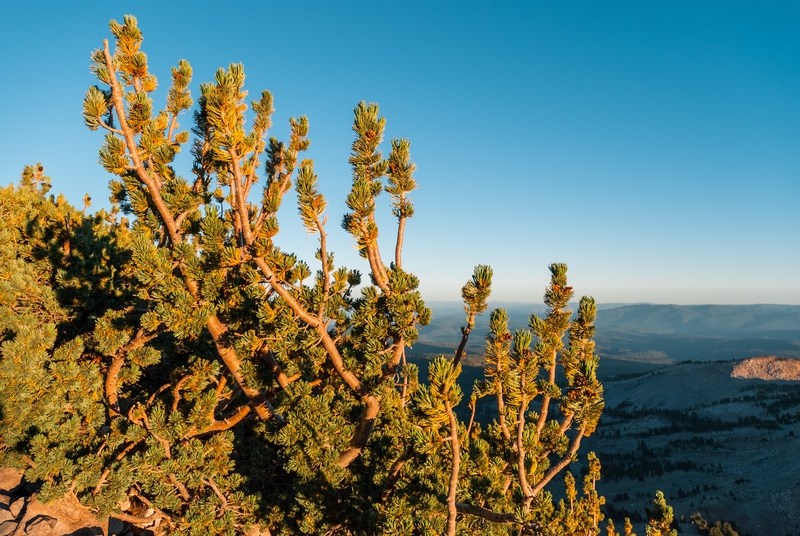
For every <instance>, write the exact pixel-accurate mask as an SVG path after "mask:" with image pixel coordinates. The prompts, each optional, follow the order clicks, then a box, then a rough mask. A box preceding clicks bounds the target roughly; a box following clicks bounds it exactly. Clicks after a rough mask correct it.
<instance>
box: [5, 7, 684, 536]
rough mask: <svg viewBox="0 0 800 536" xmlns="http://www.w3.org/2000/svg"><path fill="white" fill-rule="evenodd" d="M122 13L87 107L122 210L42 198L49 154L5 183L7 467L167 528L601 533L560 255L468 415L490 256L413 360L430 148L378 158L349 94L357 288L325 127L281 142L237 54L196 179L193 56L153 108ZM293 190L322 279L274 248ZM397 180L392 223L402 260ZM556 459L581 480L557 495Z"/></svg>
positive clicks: (90, 503)
mask: <svg viewBox="0 0 800 536" xmlns="http://www.w3.org/2000/svg"><path fill="white" fill-rule="evenodd" d="M110 29H111V33H112V34H113V36H114V38H115V40H116V42H115V46H114V47H111V46H109V45H108V43H107V42H104V47H103V48H102V49H100V50H97V51H95V52H94V53H93V55H92V58H93V66H92V71H93V73H94V74H95V75H96V77H97V80H98V82H99V85H98V86H93V87H92V88H90V89H89V91H88V92H87V93H86V97H85V99H84V121H85V123H86V125H87V126H88V127H89V128H90V129H91V130H98V129H102V130H104V131H105V132H106V134H105V137H104V138H103V140H102V144H101V148H100V163H101V165H103V166H104V168H105V169H106V170H107V171H108V172H109V173H112V174H113V175H115V178H114V179H113V180H112V181H111V184H110V189H111V200H112V203H113V204H114V208H113V209H112V211H111V212H110V213H106V212H103V211H100V212H98V213H97V214H95V215H87V214H86V213H85V209H84V211H83V212H80V211H77V210H76V209H74V208H73V207H70V206H69V205H68V204H67V203H66V202H65V201H64V200H63V198H61V197H59V198H54V197H52V196H50V197H48V196H47V192H48V189H49V184H50V181H49V179H48V178H47V177H45V176H44V174H43V168H42V167H41V166H36V167H34V168H26V170H25V172H24V173H23V179H22V181H21V183H20V185H19V186H18V187H9V188H7V189H4V190H2V191H0V215H2V218H3V221H4V223H6V225H4V227H3V228H2V229H0V313H2V314H0V338H2V346H1V347H0V401H2V402H0V404H2V406H1V407H0V419H2V420H1V421H0V434H2V439H1V440H0V463H2V464H10V465H14V466H18V467H24V468H26V471H27V472H26V476H27V478H28V479H30V480H39V481H42V482H43V487H42V493H41V496H42V498H44V499H46V500H47V499H54V498H57V497H59V496H62V495H64V494H67V493H70V494H74V495H75V496H76V497H77V498H78V500H80V502H81V503H82V504H84V505H85V506H86V507H88V508H90V509H91V510H93V511H94V512H96V513H98V514H101V515H104V514H111V513H113V514H115V515H118V516H123V517H124V518H125V519H127V520H129V521H131V522H133V523H135V524H138V525H140V526H142V527H144V526H153V523H154V522H156V521H158V523H159V524H158V527H159V528H158V530H159V531H165V532H170V533H175V534H233V533H244V532H247V531H251V530H252V531H258V530H260V531H262V533H267V534H359V535H362V534H365V535H366V534H409V535H410V534H441V533H445V534H448V535H454V534H456V533H457V532H458V533H461V534H473V533H480V534H488V535H492V534H496V535H501V534H519V533H538V534H552V535H556V534H599V531H600V528H599V522H600V521H601V520H602V519H603V516H602V514H601V513H600V506H601V505H602V504H603V503H604V499H603V498H602V497H601V496H599V495H598V493H597V490H596V482H597V480H598V479H599V478H600V463H599V460H598V459H597V457H596V456H594V454H590V455H589V471H588V474H587V475H586V476H585V477H584V481H583V487H582V494H580V496H579V494H578V492H577V490H576V486H575V479H574V477H573V476H572V474H571V473H569V472H568V471H567V467H568V466H569V465H570V464H571V463H572V462H573V461H575V460H576V458H577V452H578V449H579V447H580V443H581V439H582V438H583V437H585V436H588V435H590V434H591V433H593V432H594V430H595V427H596V425H597V421H598V418H599V416H600V413H601V411H602V409H603V398H602V394H603V388H602V385H601V384H600V383H599V382H598V380H597V376H596V371H597V366H598V358H597V356H596V355H595V353H594V350H595V347H594V342H593V340H592V338H593V336H594V320H595V315H596V307H595V304H594V300H593V299H592V298H583V299H581V302H580V306H579V310H578V314H577V316H576V317H575V318H572V312H571V311H570V310H569V309H567V304H568V302H569V301H570V299H571V298H572V296H573V291H572V287H569V286H568V285H567V278H566V272H567V267H566V265H564V264H553V265H551V266H550V271H551V281H550V285H549V286H548V287H547V288H546V289H545V294H544V299H545V303H546V304H547V306H548V312H547V315H546V316H545V317H544V318H539V317H537V316H536V315H534V316H532V317H531V319H530V330H520V331H517V332H516V333H515V334H514V335H512V334H511V333H510V332H509V330H508V319H507V315H506V313H505V311H503V310H502V309H498V310H495V311H493V312H492V313H491V323H490V325H491V332H490V333H489V335H488V336H487V337H486V352H485V362H486V368H485V372H486V376H485V379H484V380H483V381H481V382H478V384H476V385H475V388H474V389H473V393H472V394H471V397H470V407H471V408H472V409H473V410H474V408H475V404H476V403H477V400H478V398H481V397H491V399H493V401H494V403H495V404H496V405H497V409H498V418H497V420H496V421H495V422H493V423H491V424H489V425H488V426H486V427H483V426H481V425H480V424H479V423H475V422H473V421H472V420H470V421H469V422H467V423H464V422H460V421H459V420H458V419H457V417H456V415H455V411H454V408H455V407H456V406H458V405H459V404H460V403H461V401H462V398H463V395H464V393H463V392H462V387H461V386H460V385H459V383H458V379H459V375H460V372H461V366H460V364H459V360H460V359H461V357H462V356H463V352H464V348H465V345H466V342H467V339H468V337H469V334H470V331H471V330H472V329H473V327H474V321H475V317H476V315H479V314H481V313H483V312H484V311H485V310H486V309H487V300H488V298H489V295H490V292H491V279H492V271H491V268H489V267H488V266H478V267H476V269H475V272H474V274H473V276H472V278H471V280H469V281H468V282H467V283H466V285H465V286H464V287H463V289H462V298H463V299H464V304H465V306H464V310H465V313H466V315H467V317H466V320H467V325H466V326H465V327H464V328H463V329H462V341H461V344H460V345H459V348H458V350H456V353H455V356H454V357H453V358H452V359H449V358H446V357H444V356H441V357H439V358H437V359H435V360H434V361H433V362H432V363H431V364H430V367H429V370H428V382H427V383H426V384H421V383H420V382H419V379H418V370H417V367H416V366H414V365H412V364H408V363H406V361H405V353H404V352H405V348H406V347H407V346H409V345H411V344H413V343H414V342H415V341H416V339H417V336H418V334H417V327H418V326H419V325H425V324H427V323H428V321H429V320H430V314H431V313H430V310H429V309H428V308H427V307H426V306H425V304H424V302H423V300H422V298H421V296H420V294H419V291H418V286H419V281H418V279H417V278H416V277H415V276H414V275H413V274H412V273H410V272H408V271H406V270H405V269H404V268H403V265H402V246H403V239H404V226H405V224H406V220H407V219H408V218H410V217H412V216H413V214H414V207H413V204H412V203H411V200H410V199H409V197H408V195H409V194H410V192H412V191H413V190H414V189H416V187H417V184H416V181H415V180H414V178H413V173H414V171H415V165H414V164H413V162H411V160H410V152H409V151H410V143H409V142H408V140H404V139H397V140H393V141H392V142H391V153H390V155H389V157H388V158H384V157H383V155H382V153H381V150H380V146H381V143H382V141H383V138H384V130H385V127H386V121H385V119H384V118H383V117H381V116H380V112H379V109H378V107H377V105H375V104H366V103H360V104H359V105H358V106H357V107H356V109H355V117H354V126H353V130H354V133H355V140H354V142H353V147H352V152H351V155H350V163H351V165H352V168H353V181H352V188H351V191H350V193H349V194H348V196H347V199H346V202H347V207H348V213H347V214H346V215H345V216H344V218H343V227H344V228H345V230H347V231H348V232H349V233H350V234H351V235H352V237H353V239H354V241H355V243H356V245H357V247H358V248H359V251H360V252H361V254H362V256H363V258H364V259H365V260H366V269H367V273H368V275H369V282H368V284H362V276H361V272H360V271H358V270H355V269H348V268H346V267H341V266H337V265H336V264H335V262H334V255H333V253H332V252H330V251H328V247H327V230H326V223H327V215H326V213H325V211H326V208H327V201H326V200H325V198H324V196H323V195H322V194H321V192H320V190H319V188H318V187H317V179H318V178H317V176H316V174H315V172H314V164H313V162H312V161H311V160H309V159H302V158H301V157H300V153H302V152H303V151H305V150H306V149H307V148H308V147H309V143H310V142H309V139H308V135H309V122H308V120H307V119H306V118H305V117H300V118H296V119H291V120H290V121H289V124H290V129H291V133H290V138H289V140H288V141H285V142H284V141H279V140H277V139H276V138H274V137H269V136H268V131H269V129H270V127H271V125H272V113H273V101H272V96H271V94H270V93H269V92H266V91H265V92H263V93H261V95H260V97H259V98H258V99H257V100H254V101H252V102H250V103H249V105H248V104H247V102H246V99H247V91H246V90H245V89H244V81H245V74H244V69H243V67H242V66H241V65H240V64H231V65H230V66H229V67H228V68H227V69H220V70H218V71H217V73H216V76H215V79H214V81H213V82H210V83H205V84H202V85H201V86H200V95H199V97H198V98H197V107H196V110H195V112H194V128H193V129H192V132H193V134H194V136H195V138H194V140H193V143H192V145H191V152H192V155H193V156H194V165H193V168H192V175H193V177H192V178H191V179H187V178H184V177H183V176H181V175H180V174H179V173H178V172H177V171H176V170H175V169H174V168H173V162H174V159H175V156H176V154H177V153H178V152H179V151H181V150H182V149H183V146H184V145H185V144H187V143H188V142H189V137H190V135H189V133H188V132H186V131H179V130H178V129H179V126H180V125H179V123H178V118H179V116H180V115H181V114H182V113H183V112H185V111H187V110H189V109H190V108H191V107H192V106H193V105H194V103H193V99H192V96H191V94H190V89H189V86H190V82H191V77H192V69H191V67H190V66H189V64H188V62H186V61H184V60H181V61H180V62H179V63H178V66H177V67H175V68H173V69H172V83H171V86H170V88H169V90H168V92H167V98H166V104H165V107H164V109H163V110H160V111H158V110H157V108H156V107H155V105H154V103H153V100H152V95H153V92H154V90H155V88H156V86H157V80H156V77H155V76H154V75H153V74H152V73H150V72H149V70H148V62H147V56H146V55H145V54H144V52H143V51H142V50H141V44H142V39H143V38H142V33H141V31H140V30H139V28H138V25H137V21H136V19H135V18H134V17H132V16H125V18H124V20H123V23H122V24H120V23H118V22H116V21H111V24H110ZM112 48H113V50H112ZM248 121H249V125H250V127H249V128H245V125H246V123H247V122H248ZM262 169H263V171H261V170H262ZM384 179H385V180H386V184H385V185H384V182H383V180H384ZM259 181H261V182H262V183H263V184H262V188H263V189H262V194H261V196H260V202H259V203H254V202H253V201H252V198H253V197H254V196H252V195H251V190H252V187H253V186H254V185H255V184H256V183H258V182H259ZM292 187H294V188H295V190H296V192H297V199H298V207H297V209H298V211H299V213H300V216H301V219H302V222H303V225H304V227H305V229H306V231H308V232H309V233H311V234H314V235H315V236H316V237H317V239H318V241H319V248H318V250H317V253H316V260H315V262H314V265H315V271H313V272H312V267H311V265H309V264H307V263H306V262H304V261H302V260H299V259H297V257H296V256H295V255H293V254H291V253H288V252H285V251H282V250H281V249H279V248H278V247H277V246H276V245H275V243H274V241H273V239H274V237H275V236H276V235H277V233H278V232H279V230H280V226H279V221H278V210H279V208H280V207H281V205H282V201H283V198H284V196H285V194H286V193H287V192H288V191H289V190H290V189H291V188H292ZM384 191H385V192H387V193H388V194H389V197H390V201H389V204H390V206H391V210H392V213H393V215H394V216H395V217H396V218H397V223H398V225H397V234H396V239H395V250H394V255H393V260H392V261H391V262H389V263H388V264H387V263H385V262H384V260H383V257H382V252H381V250H380V248H379V246H378V241H377V239H378V225H377V223H376V219H375V211H376V210H377V199H378V197H379V196H380V195H381V194H382V192H384ZM88 201H89V200H88V199H87V204H88ZM121 214H124V215H125V216H126V217H122V216H121ZM127 217H130V220H128V218H127ZM559 377H563V378H564V379H565V381H564V382H562V383H561V384H559V382H558V381H557V378H559ZM473 415H474V411H473ZM565 471H566V472H565ZM559 474H564V475H565V485H566V496H567V499H566V500H563V501H560V502H559V503H558V504H554V502H553V499H552V495H551V494H550V492H549V491H547V489H546V488H547V486H548V485H549V484H550V483H551V481H553V480H554V478H555V477H556V476H557V475H559ZM661 498H662V501H663V496H662V497H661ZM659 504H660V503H658V502H657V505H659ZM665 512H666V511H665ZM669 513H670V518H671V510H670V511H669ZM659 516H660V517H658V516H657V517H658V519H662V518H664V519H666V517H665V516H666V513H664V514H663V515H661V514H659ZM654 519H655V518H654ZM654 523H655V521H654ZM667 523H668V522H667ZM654 526H655V525H654ZM627 533H629V531H628V530H627V529H626V534H627ZM648 534H650V532H649V529H648ZM653 534H656V533H653Z"/></svg>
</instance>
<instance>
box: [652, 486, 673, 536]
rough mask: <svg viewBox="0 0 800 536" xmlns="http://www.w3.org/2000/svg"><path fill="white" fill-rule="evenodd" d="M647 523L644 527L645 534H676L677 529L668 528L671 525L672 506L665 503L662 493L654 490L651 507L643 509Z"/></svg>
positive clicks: (668, 535) (657, 535)
mask: <svg viewBox="0 0 800 536" xmlns="http://www.w3.org/2000/svg"><path fill="white" fill-rule="evenodd" d="M645 512H646V514H647V519H648V520H649V523H648V525H647V528H646V533H647V536H677V535H678V531H677V530H675V529H672V528H670V527H671V525H672V520H673V519H672V518H673V515H672V507H671V506H669V505H668V504H667V501H666V499H665V498H664V493H663V492H661V491H657V492H656V496H655V498H654V499H653V508H652V509H651V508H647V509H646V510H645Z"/></svg>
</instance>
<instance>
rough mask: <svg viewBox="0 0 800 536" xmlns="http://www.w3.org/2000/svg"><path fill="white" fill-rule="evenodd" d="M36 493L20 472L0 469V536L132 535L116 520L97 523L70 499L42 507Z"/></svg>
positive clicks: (89, 513) (95, 519)
mask: <svg viewBox="0 0 800 536" xmlns="http://www.w3.org/2000/svg"><path fill="white" fill-rule="evenodd" d="M37 489H38V488H37V486H35V485H33V484H28V483H26V482H25V481H24V480H23V478H22V473H21V472H20V471H16V470H13V469H8V468H0V536H100V535H112V534H115V535H120V536H122V535H127V536H132V535H133V532H131V531H130V530H129V528H128V527H127V526H126V524H124V523H122V522H121V521H119V520H116V519H105V520H102V521H101V520H98V519H97V518H96V517H95V516H93V515H92V514H91V512H88V511H87V510H86V508H85V507H84V506H82V505H81V504H80V503H79V502H78V501H77V499H75V498H74V497H73V496H67V497H65V498H64V499H61V500H60V501H57V502H55V503H51V504H42V503H40V502H39V501H38V500H37V499H36V491H37Z"/></svg>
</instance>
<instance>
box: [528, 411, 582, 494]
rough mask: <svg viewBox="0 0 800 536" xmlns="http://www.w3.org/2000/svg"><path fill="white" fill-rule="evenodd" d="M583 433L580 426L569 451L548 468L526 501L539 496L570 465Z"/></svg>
mask: <svg viewBox="0 0 800 536" xmlns="http://www.w3.org/2000/svg"><path fill="white" fill-rule="evenodd" d="M584 433H585V428H584V427H583V426H581V428H580V430H578V433H577V434H576V435H575V437H574V438H572V442H571V443H570V446H569V450H567V453H566V454H565V455H564V457H563V458H562V459H561V460H559V461H558V463H556V464H555V465H553V466H552V467H550V469H549V470H548V471H547V473H545V475H544V476H543V477H542V479H541V480H540V481H539V482H537V483H536V486H534V488H533V492H532V493H531V497H530V499H528V498H526V500H528V501H530V500H532V499H533V497H535V496H536V495H538V494H539V492H540V491H542V489H544V487H545V486H546V485H547V484H548V483H549V482H550V481H551V480H552V479H553V477H554V476H556V475H557V474H558V473H559V472H561V471H562V470H563V469H564V468H565V467H566V466H567V465H569V464H570V463H572V460H573V458H574V456H575V453H576V452H578V449H579V448H580V446H581V439H583V436H584Z"/></svg>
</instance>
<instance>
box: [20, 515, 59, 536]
mask: <svg viewBox="0 0 800 536" xmlns="http://www.w3.org/2000/svg"><path fill="white" fill-rule="evenodd" d="M56 524H58V520H57V519H56V518H54V517H50V516H46V515H44V514H41V515H38V516H36V517H34V518H33V519H31V520H30V521H28V524H27V525H25V536H58V535H57V534H56V530H55V529H56Z"/></svg>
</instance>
